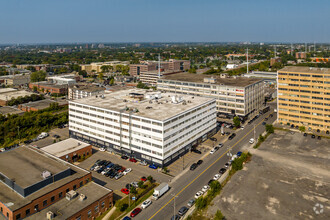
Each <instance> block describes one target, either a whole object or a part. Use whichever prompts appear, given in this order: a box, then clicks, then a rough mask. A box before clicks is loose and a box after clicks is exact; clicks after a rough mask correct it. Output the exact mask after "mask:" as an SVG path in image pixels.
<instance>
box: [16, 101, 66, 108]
mask: <svg viewBox="0 0 330 220" xmlns="http://www.w3.org/2000/svg"><path fill="white" fill-rule="evenodd" d="M52 103H58V104H59V105H65V104H66V103H67V101H54V100H50V99H43V100H39V101H35V102H29V103H24V104H21V105H22V106H26V107H30V108H36V109H38V110H41V109H45V108H48V107H49V106H50V104H52Z"/></svg>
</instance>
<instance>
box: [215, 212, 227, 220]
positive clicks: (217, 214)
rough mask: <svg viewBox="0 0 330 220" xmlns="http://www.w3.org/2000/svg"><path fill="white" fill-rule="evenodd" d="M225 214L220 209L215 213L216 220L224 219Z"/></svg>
mask: <svg viewBox="0 0 330 220" xmlns="http://www.w3.org/2000/svg"><path fill="white" fill-rule="evenodd" d="M224 218H225V216H223V214H222V212H221V211H220V210H218V211H217V212H216V213H215V215H214V220H223V219H224Z"/></svg>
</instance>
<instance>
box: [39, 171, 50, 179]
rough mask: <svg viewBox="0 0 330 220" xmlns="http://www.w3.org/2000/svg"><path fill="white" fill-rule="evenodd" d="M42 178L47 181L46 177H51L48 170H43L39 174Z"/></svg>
mask: <svg viewBox="0 0 330 220" xmlns="http://www.w3.org/2000/svg"><path fill="white" fill-rule="evenodd" d="M41 176H42V178H44V179H47V178H48V177H51V176H52V174H51V172H49V171H48V170H45V171H43V172H42V173H41Z"/></svg>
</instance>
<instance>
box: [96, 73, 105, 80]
mask: <svg viewBox="0 0 330 220" xmlns="http://www.w3.org/2000/svg"><path fill="white" fill-rule="evenodd" d="M103 77H104V74H103V73H99V75H98V76H97V78H98V79H99V80H101V81H102V80H103Z"/></svg>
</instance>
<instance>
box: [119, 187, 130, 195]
mask: <svg viewBox="0 0 330 220" xmlns="http://www.w3.org/2000/svg"><path fill="white" fill-rule="evenodd" d="M120 191H121V192H122V193H125V194H126V195H128V194H129V190H128V189H126V188H122V189H121V190H120Z"/></svg>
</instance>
